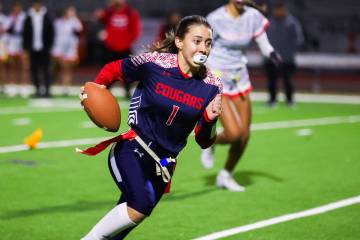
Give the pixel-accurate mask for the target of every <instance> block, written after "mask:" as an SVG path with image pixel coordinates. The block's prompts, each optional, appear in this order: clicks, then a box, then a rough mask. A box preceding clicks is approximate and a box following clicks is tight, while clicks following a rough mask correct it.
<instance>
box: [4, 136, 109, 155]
mask: <svg viewBox="0 0 360 240" xmlns="http://www.w3.org/2000/svg"><path fill="white" fill-rule="evenodd" d="M108 138H110V137H100V138H81V139H73V140H62V141H52V142H40V143H39V145H38V146H37V148H38V149H43V148H61V147H71V146H79V145H86V144H97V143H99V142H101V141H103V140H105V139H108ZM27 150H29V147H28V146H27V145H25V144H21V145H14V146H7V147H0V154H1V153H11V152H20V151H27ZM74 152H75V149H74Z"/></svg>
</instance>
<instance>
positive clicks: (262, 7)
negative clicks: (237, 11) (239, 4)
mask: <svg viewBox="0 0 360 240" xmlns="http://www.w3.org/2000/svg"><path fill="white" fill-rule="evenodd" d="M244 2H245V5H247V6H249V7H252V8H255V9H256V10H258V11H259V12H261V13H262V14H266V10H267V6H266V4H261V5H260V4H258V3H256V2H254V1H253V0H245V1H244Z"/></svg>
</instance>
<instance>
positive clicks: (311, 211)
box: [194, 196, 360, 240]
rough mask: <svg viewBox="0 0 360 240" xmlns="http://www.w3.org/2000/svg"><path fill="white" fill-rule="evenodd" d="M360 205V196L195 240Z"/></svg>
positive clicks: (203, 239) (215, 237) (219, 236)
mask: <svg viewBox="0 0 360 240" xmlns="http://www.w3.org/2000/svg"><path fill="white" fill-rule="evenodd" d="M359 203H360V196H356V197H352V198H348V199H344V200H341V201H338V202H333V203H329V204H326V205H322V206H320V207H316V208H312V209H308V210H305V211H301V212H297V213H291V214H285V215H282V216H278V217H274V218H270V219H267V220H262V221H259V222H255V223H252V224H248V225H244V226H239V227H235V228H231V229H227V230H224V231H220V232H215V233H212V234H209V235H206V236H202V237H198V238H195V239H194V240H215V239H220V238H224V237H229V236H233V235H236V234H239V233H243V232H248V231H252V230H255V229H259V228H265V227H268V226H271V225H275V224H279V223H283V222H288V221H292V220H295V219H299V218H304V217H309V216H314V215H318V214H322V213H326V212H329V211H332V210H335V209H338V208H343V207H347V206H350V205H354V204H359Z"/></svg>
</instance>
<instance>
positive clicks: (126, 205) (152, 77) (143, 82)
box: [83, 16, 222, 240]
mask: <svg viewBox="0 0 360 240" xmlns="http://www.w3.org/2000/svg"><path fill="white" fill-rule="evenodd" d="M211 46H212V30H211V27H210V25H209V24H208V22H207V21H206V19H205V18H204V17H201V16H189V17H185V18H183V19H182V20H181V21H180V22H179V24H178V26H177V28H176V31H175V33H173V34H169V35H168V37H167V39H165V40H164V41H163V42H162V44H161V45H160V46H158V45H157V44H156V47H155V46H154V48H153V49H151V50H152V52H148V53H145V54H141V55H139V56H136V57H132V58H125V59H123V60H119V61H115V62H112V63H109V64H107V65H105V67H104V68H103V69H102V70H101V72H100V73H99V75H98V77H97V78H96V81H95V82H96V83H98V84H102V85H106V86H109V85H110V84H111V83H113V82H114V81H115V80H120V81H126V82H133V81H139V84H138V86H137V88H136V90H135V93H134V95H133V97H132V101H131V104H130V108H129V118H128V124H129V125H130V126H131V130H130V131H129V132H127V133H125V134H123V135H120V136H119V137H117V138H114V139H113V140H112V141H117V143H115V144H114V145H113V147H112V149H111V152H110V155H109V168H110V172H111V174H112V176H113V178H114V180H115V182H116V184H117V185H118V187H119V188H120V190H121V192H122V195H121V197H120V200H119V202H118V205H117V206H116V207H115V208H113V209H112V210H111V211H110V212H109V213H108V214H107V215H106V216H104V217H103V218H102V219H101V220H100V221H99V222H98V223H97V224H96V225H95V226H94V227H93V229H92V230H91V231H90V232H89V233H88V234H87V235H86V236H85V237H84V238H83V239H85V240H90V239H109V238H113V239H123V238H124V237H125V236H126V235H127V234H128V233H129V232H130V231H131V229H133V228H134V227H136V226H137V224H139V223H140V222H141V221H142V220H143V219H144V218H145V217H146V216H149V215H150V214H151V212H152V210H153V208H154V207H155V206H156V204H157V203H158V202H159V200H160V198H161V197H162V195H163V193H164V190H165V188H166V186H167V180H169V178H170V177H171V175H172V173H173V167H174V164H175V161H174V159H173V158H176V156H177V155H178V153H179V152H180V151H181V150H182V149H183V148H184V147H185V145H186V140H187V137H188V136H189V135H190V133H191V132H192V130H193V129H194V127H195V126H196V129H195V133H196V137H195V139H196V141H197V142H198V144H199V145H200V146H201V147H203V148H206V147H208V146H210V145H211V144H212V143H213V142H214V141H215V138H216V135H213V134H214V132H215V131H214V130H213V127H215V122H216V119H217V117H218V116H219V114H220V112H221V95H220V93H221V88H222V86H221V82H220V80H219V79H218V78H217V77H216V76H215V75H213V74H212V73H211V72H209V71H208V70H207V69H206V67H205V66H204V65H203V64H204V63H205V61H206V59H207V56H208V55H209V53H210V49H211ZM92 150H94V149H91V148H90V149H88V150H85V152H84V153H89V154H93V153H91V151H92ZM160 159H161V160H160ZM115 235H116V236H115Z"/></svg>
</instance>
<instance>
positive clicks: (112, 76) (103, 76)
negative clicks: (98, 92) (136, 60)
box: [95, 60, 124, 87]
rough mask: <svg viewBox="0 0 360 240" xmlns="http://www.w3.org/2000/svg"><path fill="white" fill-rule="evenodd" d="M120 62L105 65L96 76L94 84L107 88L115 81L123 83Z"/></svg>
mask: <svg viewBox="0 0 360 240" xmlns="http://www.w3.org/2000/svg"><path fill="white" fill-rule="evenodd" d="M122 61H123V60H117V61H114V62H110V63H108V64H106V65H105V66H104V67H103V68H102V69H101V70H100V72H99V74H98V75H97V77H96V79H95V83H97V84H100V85H105V86H107V87H108V86H110V85H111V84H112V83H114V82H115V81H121V82H123V80H124V76H123V73H122Z"/></svg>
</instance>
